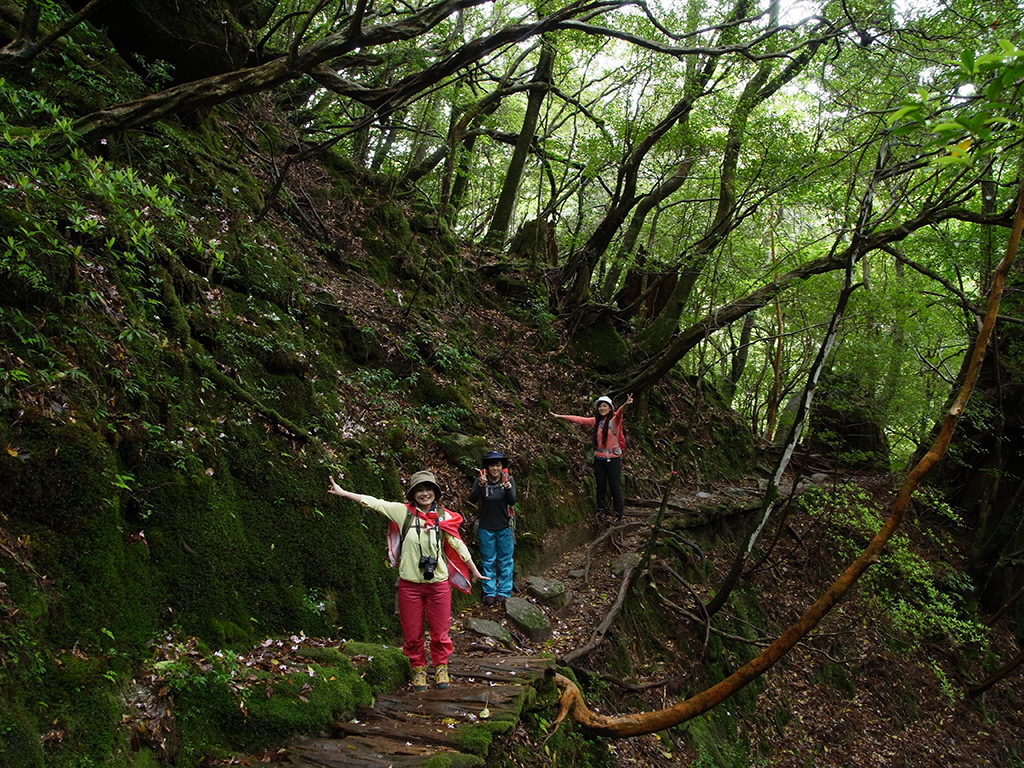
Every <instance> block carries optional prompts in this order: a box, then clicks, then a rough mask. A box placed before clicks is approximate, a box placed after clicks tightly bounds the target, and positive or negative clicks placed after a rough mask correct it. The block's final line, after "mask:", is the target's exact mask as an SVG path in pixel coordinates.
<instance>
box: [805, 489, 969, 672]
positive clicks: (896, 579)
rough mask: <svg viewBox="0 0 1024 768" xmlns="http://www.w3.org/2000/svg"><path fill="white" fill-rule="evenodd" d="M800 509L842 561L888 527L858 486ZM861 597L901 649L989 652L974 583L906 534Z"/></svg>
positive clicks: (825, 494) (820, 496)
mask: <svg viewBox="0 0 1024 768" xmlns="http://www.w3.org/2000/svg"><path fill="white" fill-rule="evenodd" d="M800 505H801V507H802V508H803V509H804V510H805V511H806V512H807V513H808V514H809V515H811V516H812V517H814V518H815V519H817V520H818V521H819V522H820V523H821V524H822V526H823V530H824V533H825V534H826V536H828V538H829V540H830V541H831V542H832V543H833V544H834V546H835V552H836V555H837V556H838V557H839V558H841V559H850V558H853V557H855V556H856V555H858V554H859V553H860V552H861V551H862V550H863V548H864V546H865V545H866V544H867V542H868V540H869V539H870V538H871V537H873V536H874V534H875V532H876V531H877V530H878V528H879V527H880V525H881V523H882V517H881V512H882V510H881V509H880V508H879V507H878V506H877V504H876V503H875V502H874V501H873V500H872V499H871V498H870V497H869V496H868V495H867V493H866V492H865V491H864V490H863V489H861V488H858V487H856V486H850V485H838V486H836V487H834V488H829V489H825V488H821V487H814V488H811V489H809V490H808V491H807V492H805V493H804V494H802V495H801V496H800ZM908 525H910V526H913V527H915V528H916V525H915V524H913V523H910V524H908ZM861 592H862V594H863V597H864V599H865V600H866V601H867V602H868V603H869V604H870V605H871V606H872V607H873V608H874V609H875V611H877V612H878V614H879V615H880V616H881V617H883V619H884V627H885V631H886V633H887V635H888V637H889V639H890V640H891V642H892V643H893V645H894V646H895V647H897V648H900V649H902V650H905V651H907V652H910V651H913V650H917V649H920V648H921V647H922V646H923V645H925V644H927V643H933V642H940V643H945V644H947V645H950V646H952V647H956V648H962V649H965V650H967V651H969V652H977V651H978V650H980V649H983V648H984V647H985V644H986V642H987V631H986V629H985V627H984V626H983V625H982V624H981V623H980V622H979V621H978V620H977V619H976V618H975V614H974V612H973V611H972V610H970V608H971V604H972V601H973V593H974V588H973V585H972V584H971V583H970V580H969V579H968V578H967V577H966V576H964V575H963V574H961V573H959V572H957V571H956V570H954V569H952V568H951V567H949V566H948V565H947V564H945V563H932V562H929V561H927V560H925V558H923V557H922V556H921V555H920V554H918V553H917V552H915V551H914V547H913V546H912V544H911V537H910V536H909V535H908V534H906V533H896V534H895V535H893V536H892V538H891V539H890V541H889V544H888V547H887V548H886V550H885V552H884V553H883V554H882V556H881V558H880V561H879V563H878V564H877V565H876V566H875V567H873V568H872V569H870V570H868V571H867V573H866V574H865V575H864V576H863V577H862V579H861Z"/></svg>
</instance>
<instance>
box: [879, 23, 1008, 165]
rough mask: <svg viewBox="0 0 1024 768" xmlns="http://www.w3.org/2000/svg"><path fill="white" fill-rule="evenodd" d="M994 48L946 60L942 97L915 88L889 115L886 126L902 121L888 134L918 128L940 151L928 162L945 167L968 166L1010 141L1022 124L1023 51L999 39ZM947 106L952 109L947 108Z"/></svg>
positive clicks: (970, 51)
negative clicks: (953, 72)
mask: <svg viewBox="0 0 1024 768" xmlns="http://www.w3.org/2000/svg"><path fill="white" fill-rule="evenodd" d="M998 46H999V49H998V50H997V51H995V52H993V53H985V54H981V55H978V54H977V53H976V51H975V49H973V48H966V49H964V50H963V51H962V52H961V54H960V60H959V61H958V62H951V63H952V64H953V65H954V66H956V67H957V69H958V72H957V76H956V79H955V80H954V82H953V83H951V84H950V85H949V86H948V89H947V91H946V93H936V92H935V91H933V90H931V89H929V88H927V87H920V88H918V90H917V92H916V94H914V96H912V97H911V98H909V99H907V100H906V101H904V102H903V103H902V104H901V105H900V106H899V108H898V109H896V110H895V111H893V112H892V114H891V115H890V116H889V121H890V123H892V124H894V125H896V124H900V123H902V124H900V125H898V127H896V128H895V129H894V130H893V133H894V135H897V136H900V135H905V134H907V133H909V132H911V131H913V130H915V129H919V128H920V127H924V128H925V129H926V130H928V131H929V132H930V133H931V134H932V135H933V136H934V140H933V143H934V145H936V146H941V147H943V150H944V151H942V152H941V153H939V154H938V155H937V156H935V158H934V162H935V163H936V164H937V165H951V166H970V165H972V164H974V163H976V162H978V161H979V160H983V159H987V158H990V157H992V156H993V155H994V154H996V153H998V152H1000V151H1002V149H1003V148H1004V147H1005V146H1006V145H1007V144H1008V143H1011V142H1016V140H1017V139H1016V137H1017V135H1018V134H1019V132H1020V129H1021V126H1022V123H1021V122H1020V120H1019V112H1020V105H1021V98H1022V90H1021V89H1022V85H1024V50H1018V49H1017V48H1016V46H1015V45H1014V44H1013V43H1012V42H1011V41H1010V40H1007V39H1005V38H1004V39H1000V40H999V41H998ZM951 104H955V105H956V106H955V108H954V109H952V110H951V109H950V107H951ZM904 121H905V122H904Z"/></svg>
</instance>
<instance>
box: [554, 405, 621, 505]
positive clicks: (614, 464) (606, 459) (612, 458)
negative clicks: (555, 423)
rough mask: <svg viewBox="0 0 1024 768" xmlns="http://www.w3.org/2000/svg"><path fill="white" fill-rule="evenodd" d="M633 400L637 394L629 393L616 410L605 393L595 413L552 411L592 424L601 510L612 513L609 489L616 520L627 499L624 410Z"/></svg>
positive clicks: (559, 417)
mask: <svg viewBox="0 0 1024 768" xmlns="http://www.w3.org/2000/svg"><path fill="white" fill-rule="evenodd" d="M632 402H633V395H632V394H630V395H627V396H626V402H624V403H623V404H622V405H621V406H619V409H618V410H617V411H615V412H614V413H613V412H612V409H613V407H614V406H613V404H612V399H611V398H610V397H607V396H602V397H599V398H597V400H595V401H594V415H593V416H567V415H565V414H561V413H551V412H550V411H549V413H551V415H552V416H554V417H555V418H556V419H563V420H565V421H571V422H573V423H574V424H582V425H584V426H587V427H590V429H591V431H592V439H593V445H594V480H595V481H596V482H597V512H598V514H601V515H606V514H608V499H607V493H608V491H609V490H610V491H611V494H612V504H613V508H614V510H615V521H616V522H619V521H621V520H622V512H623V510H624V509H625V506H626V502H625V499H624V497H623V495H622V450H623V448H624V447H625V445H626V441H625V436H624V435H623V434H622V412H623V411H625V410H626V406H627V405H629V404H630V403H632Z"/></svg>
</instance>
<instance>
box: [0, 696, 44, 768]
mask: <svg viewBox="0 0 1024 768" xmlns="http://www.w3.org/2000/svg"><path fill="white" fill-rule="evenodd" d="M20 698H21V697H20V696H19V695H18V694H17V693H16V692H14V691H13V690H12V689H11V688H10V686H7V685H5V686H3V687H2V688H0V755H3V756H4V766H5V768H44V766H45V765H46V762H45V755H44V754H43V747H42V744H41V743H40V735H41V734H40V733H39V731H38V729H37V727H36V725H35V723H34V718H33V717H32V715H31V714H30V713H29V712H28V711H26V709H25V707H24V706H23V705H22V703H21V701H20Z"/></svg>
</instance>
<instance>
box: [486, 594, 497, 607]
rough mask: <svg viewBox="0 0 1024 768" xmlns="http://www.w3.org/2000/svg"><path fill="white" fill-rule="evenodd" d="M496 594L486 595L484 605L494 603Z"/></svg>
mask: <svg viewBox="0 0 1024 768" xmlns="http://www.w3.org/2000/svg"><path fill="white" fill-rule="evenodd" d="M494 599H495V598H494V595H486V596H485V597H484V605H494Z"/></svg>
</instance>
